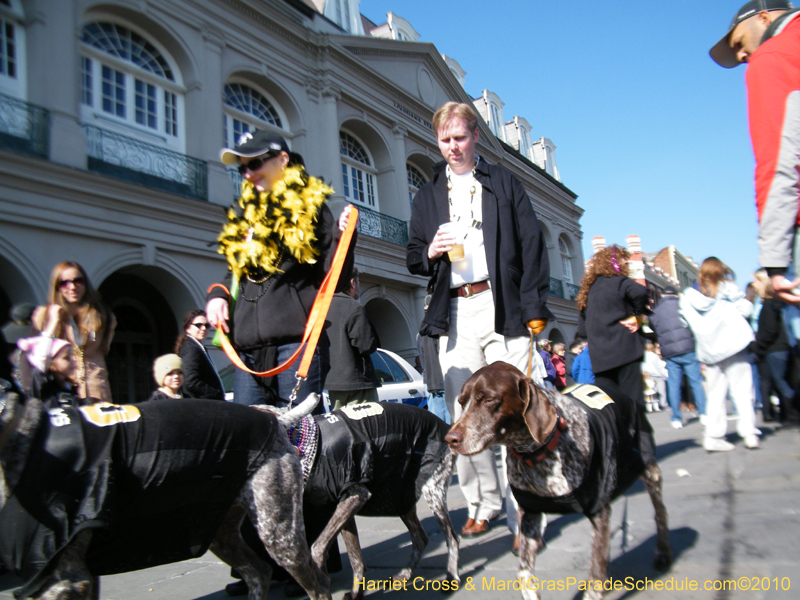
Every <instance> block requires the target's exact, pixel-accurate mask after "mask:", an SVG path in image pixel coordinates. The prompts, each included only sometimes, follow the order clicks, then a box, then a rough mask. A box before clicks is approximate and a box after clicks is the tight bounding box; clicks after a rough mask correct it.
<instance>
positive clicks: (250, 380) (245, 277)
mask: <svg viewBox="0 0 800 600" xmlns="http://www.w3.org/2000/svg"><path fill="white" fill-rule="evenodd" d="M220 158H221V160H222V162H223V164H225V165H229V166H233V165H239V171H240V172H241V173H242V175H243V176H244V181H243V182H242V194H241V197H240V198H239V200H237V201H236V202H234V204H233V206H232V207H231V208H230V209H229V210H228V220H227V222H226V224H225V225H224V227H223V230H222V233H221V234H220V236H219V238H218V239H219V243H220V244H219V250H218V251H219V253H220V254H223V255H224V256H225V257H226V259H227V262H228V267H229V270H230V273H229V275H228V279H227V288H228V290H230V292H228V291H227V290H225V289H223V288H221V286H217V287H214V288H213V289H212V290H211V291H210V292H209V294H208V302H207V304H206V314H207V315H208V320H209V321H210V322H211V324H212V325H214V326H216V327H217V328H222V330H223V331H224V332H225V333H226V334H231V337H232V342H233V346H234V347H235V348H236V350H237V352H238V353H239V356H240V358H241V359H242V361H243V362H244V364H245V365H246V366H247V367H248V368H249V369H251V370H253V371H257V372H263V371H267V370H269V369H271V368H274V367H276V366H277V365H279V364H281V363H283V362H285V360H286V359H287V358H289V357H290V356H291V355H292V354H293V353H294V351H295V350H296V349H297V348H298V346H299V345H300V344H301V343H302V339H303V333H304V331H305V327H306V321H307V319H308V315H309V311H310V310H311V306H312V304H313V303H314V298H315V297H316V295H317V291H318V290H319V288H320V286H321V284H322V281H323V279H324V278H325V274H326V273H327V271H328V270H329V269H330V266H331V263H332V261H333V256H334V254H335V252H336V245H337V243H338V240H339V238H340V236H341V232H342V231H344V229H345V228H346V227H347V222H348V220H349V218H350V211H351V209H352V206H347V207H346V208H345V209H344V211H343V212H342V214H341V215H340V217H339V220H338V222H337V221H336V220H334V218H333V215H332V214H331V211H330V209H329V208H328V206H327V205H326V201H327V198H328V196H330V195H331V194H332V193H333V189H331V188H330V187H328V186H327V185H325V184H324V183H323V182H322V181H320V180H319V179H317V178H316V177H311V176H309V175H308V174H307V173H306V171H305V166H304V164H303V158H302V157H301V156H300V155H299V154H296V153H294V152H291V151H290V150H289V147H288V145H287V143H286V140H285V139H283V137H281V136H280V135H278V134H277V133H273V132H269V131H256V132H252V133H251V132H247V133H244V134H243V135H242V136H241V137H240V138H239V140H238V143H237V144H236V147H235V148H233V149H230V148H224V149H223V150H222V152H221V154H220ZM355 243H356V239H355V237H354V238H353V240H352V243H351V246H350V248H351V249H352V248H353V247H355ZM351 269H352V252H351V253H350V254H349V255H348V261H347V262H346V264H345V265H344V268H343V269H342V277H344V278H345V279H346V278H347V277H349V273H350V270H351ZM314 352H315V354H314V359H313V361H312V363H311V366H310V368H309V371H308V375H307V378H306V379H305V380H304V381H303V382H302V383H301V385H300V388H299V389H298V391H297V397H299V398H304V397H306V396H307V395H308V394H310V393H317V394H321V393H322V384H323V382H324V381H325V376H326V374H327V372H328V369H329V348H328V340H327V337H325V334H324V333H323V335H322V336H321V337H320V341H319V344H318V345H317V348H316V349H315V351H314ZM298 363H299V361H298V362H295V364H294V365H292V366H291V367H290V368H288V369H286V370H285V371H283V372H282V373H280V374H278V375H276V376H274V377H270V378H264V377H258V376H254V375H251V374H249V373H247V372H246V371H243V370H241V369H237V370H236V374H235V378H234V397H233V401H234V402H237V403H239V404H247V405H252V404H271V405H276V406H285V405H286V404H288V400H287V399H288V398H289V396H290V393H291V392H292V390H293V389H294V387H295V384H296V383H297V379H296V377H295V375H296V373H297V365H298ZM321 407H322V405H321V404H320V406H319V407H318V409H319V410H321Z"/></svg>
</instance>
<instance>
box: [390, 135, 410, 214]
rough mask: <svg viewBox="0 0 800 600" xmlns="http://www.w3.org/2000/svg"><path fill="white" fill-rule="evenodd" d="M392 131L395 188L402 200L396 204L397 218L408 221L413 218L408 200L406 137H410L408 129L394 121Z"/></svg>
mask: <svg viewBox="0 0 800 600" xmlns="http://www.w3.org/2000/svg"><path fill="white" fill-rule="evenodd" d="M392 133H393V134H394V152H393V154H394V160H392V164H393V165H395V169H394V178H395V189H396V190H397V194H398V196H397V197H398V198H399V199H400V202H398V203H396V204H395V207H396V208H395V214H394V215H393V216H394V217H395V218H397V219H400V220H401V221H408V220H409V219H411V203H410V202H409V201H408V173H407V172H406V137H408V129H406V128H405V127H403V126H402V125H400V124H399V123H394V124H393V125H392Z"/></svg>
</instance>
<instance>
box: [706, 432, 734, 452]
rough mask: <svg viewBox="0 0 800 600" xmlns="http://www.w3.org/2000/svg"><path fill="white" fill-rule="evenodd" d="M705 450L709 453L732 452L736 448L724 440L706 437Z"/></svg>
mask: <svg viewBox="0 0 800 600" xmlns="http://www.w3.org/2000/svg"><path fill="white" fill-rule="evenodd" d="M703 448H705V449H706V451H708V452H730V451H731V450H733V448H734V446H733V444H731V443H730V442H726V441H725V440H723V439H722V438H713V437H708V436H706V437H704V438H703Z"/></svg>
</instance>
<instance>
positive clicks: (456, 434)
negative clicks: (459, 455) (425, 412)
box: [444, 428, 464, 448]
mask: <svg viewBox="0 0 800 600" xmlns="http://www.w3.org/2000/svg"><path fill="white" fill-rule="evenodd" d="M444 441H445V442H447V444H448V445H449V446H450V447H451V448H455V447H457V446H460V445H461V442H463V441H464V434H463V433H462V432H461V430H460V429H455V428H453V429H451V430H450V431H448V432H447V435H446V436H444Z"/></svg>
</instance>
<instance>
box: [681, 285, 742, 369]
mask: <svg viewBox="0 0 800 600" xmlns="http://www.w3.org/2000/svg"><path fill="white" fill-rule="evenodd" d="M680 311H681V316H682V317H683V318H684V319H685V320H686V322H687V323H688V325H689V328H690V329H691V330H692V333H693V334H694V338H695V341H696V342H697V360H699V361H700V362H702V363H705V364H707V365H713V364H716V363H718V362H720V361H721V360H724V359H726V358H730V357H731V356H733V355H734V354H736V353H737V352H740V351H742V350H744V349H745V348H746V347H747V346H748V344H750V342H752V341H753V339H755V337H754V336H753V329H752V328H751V327H750V324H749V323H748V322H747V318H748V317H749V316H750V314H751V313H752V312H753V305H752V303H750V302H749V301H748V300H747V298H745V297H744V294H743V293H742V291H741V290H739V288H738V287H736V284H735V283H733V282H732V281H722V282H720V284H719V289H718V290H717V295H716V296H715V297H714V298H709V297H708V296H706V295H704V294H702V293H701V292H699V291H698V290H696V289H694V288H689V289H687V290H686V291H685V292H684V293H683V296H682V297H681V299H680Z"/></svg>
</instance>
